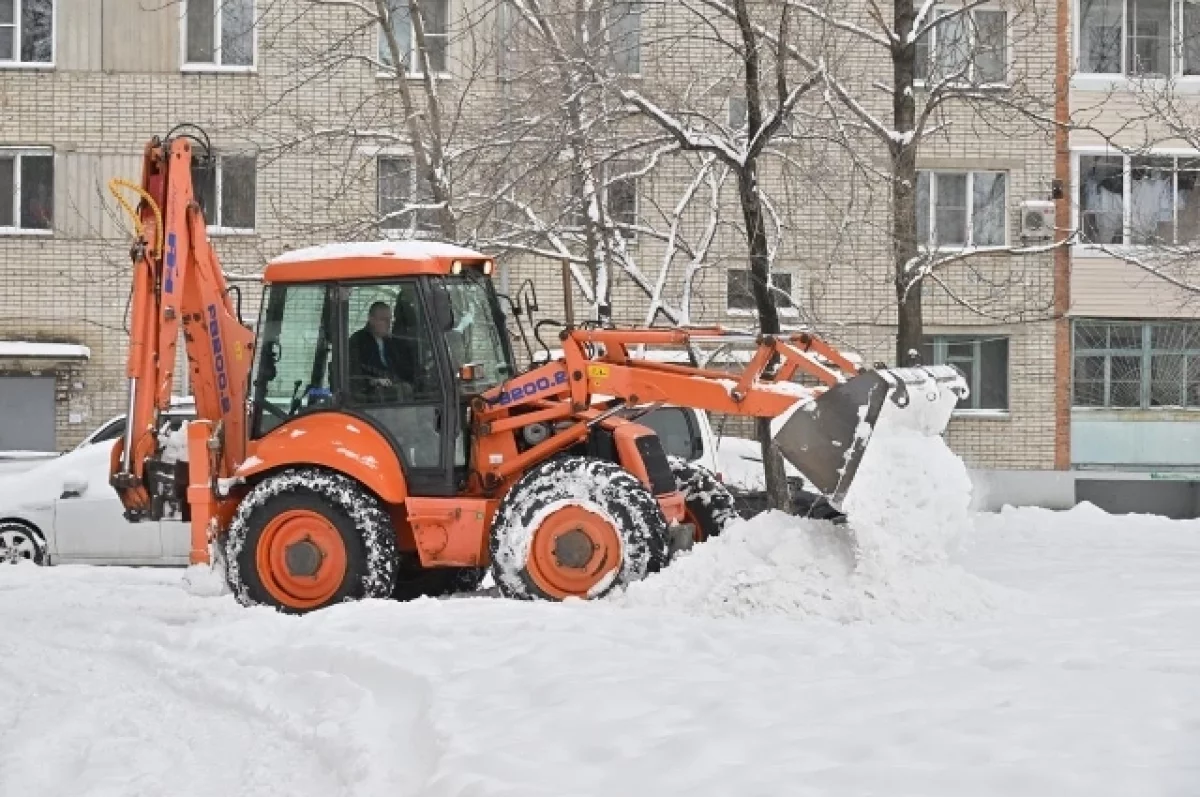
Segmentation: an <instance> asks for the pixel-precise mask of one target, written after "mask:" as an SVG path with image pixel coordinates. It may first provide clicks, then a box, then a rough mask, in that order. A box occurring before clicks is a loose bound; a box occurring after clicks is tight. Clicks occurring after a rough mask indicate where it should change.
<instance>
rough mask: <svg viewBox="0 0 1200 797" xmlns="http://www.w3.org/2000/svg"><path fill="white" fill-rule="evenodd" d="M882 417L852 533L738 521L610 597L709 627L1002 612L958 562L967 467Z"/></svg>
mask: <svg viewBox="0 0 1200 797" xmlns="http://www.w3.org/2000/svg"><path fill="white" fill-rule="evenodd" d="M889 409H892V407H891V405H890V404H889V405H887V407H886V408H885V410H884V412H883V413H881V416H880V422H879V424H878V425H877V427H876V430H875V433H874V434H873V436H872V438H871V440H870V444H869V445H868V447H867V451H866V453H865V455H864V456H863V459H862V462H861V464H860V466H859V470H858V475H857V477H856V478H855V480H854V483H853V485H852V486H851V489H850V492H849V494H848V495H847V497H846V501H845V502H844V505H843V509H844V510H845V511H846V513H847V516H848V518H849V523H848V525H847V526H846V527H838V526H835V525H833V524H831V523H828V522H825V521H816V520H805V519H800V518H796V517H793V516H790V515H787V514H784V513H781V512H768V513H765V514H762V515H759V516H757V517H755V518H754V519H752V520H750V521H739V522H736V523H734V524H732V525H731V526H729V527H728V528H726V530H725V531H724V533H723V534H722V535H721V536H720V537H718V538H716V539H713V540H710V541H708V542H706V543H704V544H703V545H700V546H698V547H696V548H695V549H693V550H692V551H690V552H688V553H687V554H684V555H682V556H681V557H679V558H678V559H677V560H676V561H675V562H674V563H672V565H671V566H670V567H669V568H667V569H666V570H664V571H663V572H661V573H659V574H656V575H654V576H652V577H650V578H649V579H647V580H645V581H642V582H639V583H635V584H631V585H630V586H629V587H628V588H627V590H626V591H625V592H624V593H623V594H621V595H618V596H614V597H613V598H612V601H613V602H616V603H619V604H621V605H624V606H636V607H648V606H652V607H658V608H664V609H676V610H679V611H683V612H686V613H689V614H699V615H708V616H745V615H756V614H772V615H795V616H802V617H819V618H825V619H829V620H834V621H838V622H850V621H855V620H879V619H885V618H897V619H908V620H912V619H939V618H942V619H961V618H967V617H977V616H981V615H985V614H987V613H989V612H991V611H992V610H993V609H995V608H997V607H999V606H1001V605H1003V604H1004V601H1005V600H1007V599H1008V598H1007V596H1005V595H1004V593H1003V592H1002V591H1001V589H1000V588H999V587H997V586H995V585H993V584H989V583H988V582H985V581H983V580H981V579H979V578H977V577H975V576H972V575H970V574H968V573H966V572H965V571H963V570H962V568H961V567H959V566H958V565H956V564H954V563H953V562H952V560H951V553H952V551H953V550H954V548H955V546H956V545H957V544H958V543H960V542H961V541H962V539H963V535H964V534H966V533H967V532H969V531H970V529H971V527H972V516H971V514H970V512H969V507H970V503H971V481H970V478H969V476H968V474H967V469H966V466H965V465H964V464H963V462H962V460H961V459H959V457H958V456H957V455H955V454H954V453H953V452H952V451H951V450H950V449H949V447H948V446H947V445H946V443H945V441H944V440H943V439H942V438H941V437H937V436H934V437H928V436H925V435H923V434H921V433H920V432H919V431H917V430H915V429H912V428H907V427H904V426H901V425H898V424H895V423H893V420H894V419H893V417H892V415H891V414H890V413H889V411H888V410H889Z"/></svg>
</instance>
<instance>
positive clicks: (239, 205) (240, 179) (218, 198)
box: [192, 155, 258, 232]
mask: <svg viewBox="0 0 1200 797" xmlns="http://www.w3.org/2000/svg"><path fill="white" fill-rule="evenodd" d="M257 182H258V180H257V162H256V160H255V158H254V156H252V155H249V156H247V155H220V156H217V158H216V160H215V162H214V163H212V164H209V165H207V166H200V165H196V164H193V165H192V190H193V191H194V193H195V194H196V201H197V202H198V203H199V204H200V208H201V210H203V211H204V218H205V220H206V221H207V222H208V227H209V229H214V230H219V231H230V232H233V231H239V232H250V231H253V230H254V227H255V215H256V212H257V209H256V205H257V202H256V194H257Z"/></svg>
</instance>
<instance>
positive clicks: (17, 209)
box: [0, 147, 58, 235]
mask: <svg viewBox="0 0 1200 797" xmlns="http://www.w3.org/2000/svg"><path fill="white" fill-rule="evenodd" d="M54 154H55V153H54V149H53V148H52V147H0V156H3V157H5V158H15V163H14V164H13V224H12V225H11V226H4V225H0V235H53V234H54V225H55V224H57V223H58V207H57V206H58V192H57V191H55V192H54V200H53V204H54V207H53V211H52V212H53V213H54V219H53V221H51V223H50V229H48V230H43V229H40V228H38V227H22V226H21V156H23V155H39V156H42V157H44V156H46V155H49V156H50V157H51V159H52V160H53V169H54V171H53V173H52V174H51V180H53V181H54V182H55V183H57V182H58V159H57V158H55V157H54ZM55 187H57V186H55Z"/></svg>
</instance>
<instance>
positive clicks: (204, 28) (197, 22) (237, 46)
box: [183, 0, 254, 68]
mask: <svg viewBox="0 0 1200 797" xmlns="http://www.w3.org/2000/svg"><path fill="white" fill-rule="evenodd" d="M186 12H187V13H186V15H185V16H184V47H185V50H184V59H183V60H184V63H185V64H188V65H203V66H209V67H214V66H220V67H237V68H245V67H249V66H253V65H254V0H187V8H186Z"/></svg>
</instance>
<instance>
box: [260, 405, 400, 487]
mask: <svg viewBox="0 0 1200 797" xmlns="http://www.w3.org/2000/svg"><path fill="white" fill-rule="evenodd" d="M249 447H250V450H249V453H250V457H248V458H247V459H246V461H245V462H243V463H242V465H241V467H239V468H238V469H237V471H236V475H238V476H242V477H249V476H253V475H255V474H256V473H263V472H266V471H269V470H274V469H276V468H280V467H284V466H286V465H303V464H308V465H322V466H324V467H327V468H332V469H333V470H336V471H340V472H342V473H344V474H346V475H347V476H349V477H351V478H353V479H357V480H358V481H359V482H361V483H362V484H363V485H364V486H365V487H367V489H369V490H371V491H372V492H374V493H375V494H376V495H378V496H379V497H380V498H382V499H383V500H384V501H386V502H388V503H392V504H398V503H400V502H401V501H403V500H404V499H405V498H406V497H407V496H408V485H407V483H406V482H405V480H404V473H403V471H402V470H401V468H400V461H399V460H398V459H397V457H396V452H395V450H393V449H392V447H391V445H390V444H389V443H388V441H387V439H386V438H385V437H384V436H383V435H382V434H380V433H379V432H378V431H376V430H375V428H374V427H372V426H369V425H368V424H367V423H365V422H364V421H362V420H360V419H358V418H355V417H353V416H351V415H344V414H342V413H339V412H320V413H316V414H313V415H304V416H301V417H299V418H297V419H296V420H293V421H291V422H289V423H288V424H286V425H284V426H280V427H278V428H276V429H273V430H271V432H270V433H269V434H268V435H267V436H266V437H263V438H262V439H260V440H254V441H251V442H250V446H249Z"/></svg>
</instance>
